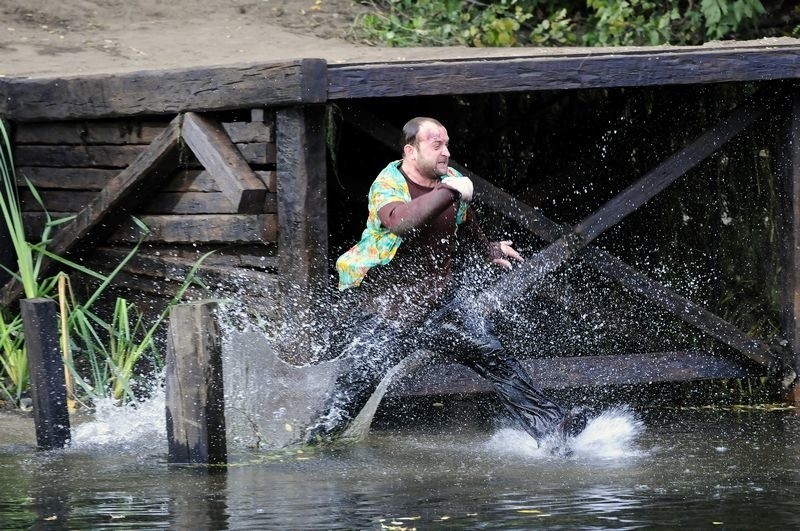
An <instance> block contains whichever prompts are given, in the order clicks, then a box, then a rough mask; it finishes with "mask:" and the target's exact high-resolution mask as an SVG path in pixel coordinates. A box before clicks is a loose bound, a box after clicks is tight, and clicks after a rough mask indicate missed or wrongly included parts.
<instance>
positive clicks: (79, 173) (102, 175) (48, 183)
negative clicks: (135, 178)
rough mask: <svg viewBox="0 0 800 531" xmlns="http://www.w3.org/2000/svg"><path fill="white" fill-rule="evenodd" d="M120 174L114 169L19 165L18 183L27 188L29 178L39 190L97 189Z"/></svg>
mask: <svg viewBox="0 0 800 531" xmlns="http://www.w3.org/2000/svg"><path fill="white" fill-rule="evenodd" d="M118 174H119V170H114V169H98V168H45V167H38V166H27V167H20V166H18V167H17V185H18V186H20V187H23V188H27V182H26V179H27V180H28V181H30V182H31V184H32V185H33V186H34V187H36V189H37V190H41V189H45V188H50V189H71V190H95V191H97V190H101V189H102V188H103V187H104V186H105V185H107V184H108V182H109V181H110V180H111V179H112V178H114V177H116V176H117V175H118Z"/></svg>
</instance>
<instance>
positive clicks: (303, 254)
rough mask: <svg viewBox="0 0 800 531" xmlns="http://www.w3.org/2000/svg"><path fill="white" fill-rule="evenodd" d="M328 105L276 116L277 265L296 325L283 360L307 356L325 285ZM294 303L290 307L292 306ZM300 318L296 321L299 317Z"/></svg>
mask: <svg viewBox="0 0 800 531" xmlns="http://www.w3.org/2000/svg"><path fill="white" fill-rule="evenodd" d="M324 113H325V108H324V107H323V106H321V105H310V106H303V107H291V108H288V109H280V110H278V111H277V112H276V116H275V134H276V144H277V147H278V165H277V181H278V182H277V185H278V266H279V271H280V279H281V293H282V296H283V297H284V303H283V307H284V310H285V315H284V318H285V319H286V321H287V324H288V325H289V326H290V327H291V329H292V330H298V334H297V335H296V336H295V338H294V339H295V340H296V343H295V344H294V345H285V346H286V349H285V352H286V354H285V359H287V360H288V361H292V362H295V363H302V362H304V361H307V360H306V359H304V356H306V355H308V349H307V346H303V345H302V344H303V343H304V342H305V345H308V344H309V342H310V341H313V339H311V338H310V337H305V338H304V337H302V335H303V331H306V333H314V332H313V331H310V330H308V329H307V327H304V326H302V324H303V322H304V321H307V319H308V318H307V317H306V316H307V315H311V314H313V313H312V312H313V311H314V308H316V306H317V305H316V304H315V301H316V300H317V297H318V296H319V295H320V294H321V293H322V292H324V290H325V289H326V287H327V276H328V199H327V175H326V154H325V125H324ZM290 308H291V310H290ZM295 320H297V321H295Z"/></svg>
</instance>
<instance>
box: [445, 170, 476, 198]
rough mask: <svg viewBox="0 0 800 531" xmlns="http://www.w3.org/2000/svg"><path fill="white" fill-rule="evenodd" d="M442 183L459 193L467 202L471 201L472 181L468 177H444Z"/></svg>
mask: <svg viewBox="0 0 800 531" xmlns="http://www.w3.org/2000/svg"><path fill="white" fill-rule="evenodd" d="M442 184H443V185H444V186H446V187H447V188H450V189H451V190H455V191H456V192H458V193H459V194H461V200H462V201H465V202H467V203H469V202H470V201H472V191H473V190H472V181H470V180H469V177H452V176H451V177H445V178H444V179H442Z"/></svg>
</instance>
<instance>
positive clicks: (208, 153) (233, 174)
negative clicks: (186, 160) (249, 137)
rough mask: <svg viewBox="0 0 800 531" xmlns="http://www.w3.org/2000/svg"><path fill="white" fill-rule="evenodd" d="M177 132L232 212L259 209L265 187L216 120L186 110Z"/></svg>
mask: <svg viewBox="0 0 800 531" xmlns="http://www.w3.org/2000/svg"><path fill="white" fill-rule="evenodd" d="M181 134H182V137H183V140H184V141H185V142H186V144H187V145H188V146H189V149H191V150H192V152H193V153H194V155H195V157H197V160H199V161H200V163H201V164H202V165H203V167H205V169H206V170H207V171H208V172H209V173H210V174H211V176H212V177H214V179H215V180H216V181H217V184H218V185H219V187H220V189H221V190H222V193H223V194H224V195H225V197H227V198H228V201H230V203H231V204H232V205H233V206H234V208H235V209H236V210H235V211H236V212H240V213H251V214H258V213H260V212H262V209H263V206H264V200H265V198H266V192H267V189H266V186H264V183H263V181H261V179H259V178H258V177H257V176H256V174H255V173H253V170H252V169H250V166H249V165H248V164H247V162H246V161H245V159H244V157H242V155H241V153H240V152H239V150H238V149H236V147H235V146H234V144H233V143H232V142H231V140H230V138H229V137H228V135H227V134H226V133H225V131H224V130H223V129H222V126H220V125H219V123H217V122H215V121H213V120H210V119H208V118H206V117H203V116H200V115H198V114H195V113H193V112H189V113H186V115H185V116H184V119H183V126H182V128H181Z"/></svg>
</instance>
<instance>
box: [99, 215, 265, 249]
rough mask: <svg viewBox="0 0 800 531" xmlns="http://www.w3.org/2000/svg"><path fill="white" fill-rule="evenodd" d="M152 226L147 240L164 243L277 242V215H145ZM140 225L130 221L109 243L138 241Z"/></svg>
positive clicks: (143, 217)
mask: <svg viewBox="0 0 800 531" xmlns="http://www.w3.org/2000/svg"><path fill="white" fill-rule="evenodd" d="M140 219H141V221H142V222H143V223H144V224H145V225H147V227H148V228H149V229H150V233H149V234H148V235H147V237H145V239H144V241H146V242H161V243H189V244H191V243H224V244H231V243H274V242H275V241H277V226H278V222H277V215H276V214H259V215H253V214H228V215H222V214H186V215H153V216H142V217H141V218H140ZM140 236H141V233H140V230H139V228H138V227H137V226H136V225H134V224H132V223H130V224H126V225H123V226H121V227H120V228H119V229H118V230H117V231H115V232H114V233H112V234H110V235H109V236H108V241H110V242H135V241H137V240H138V239H139V238H140Z"/></svg>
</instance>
